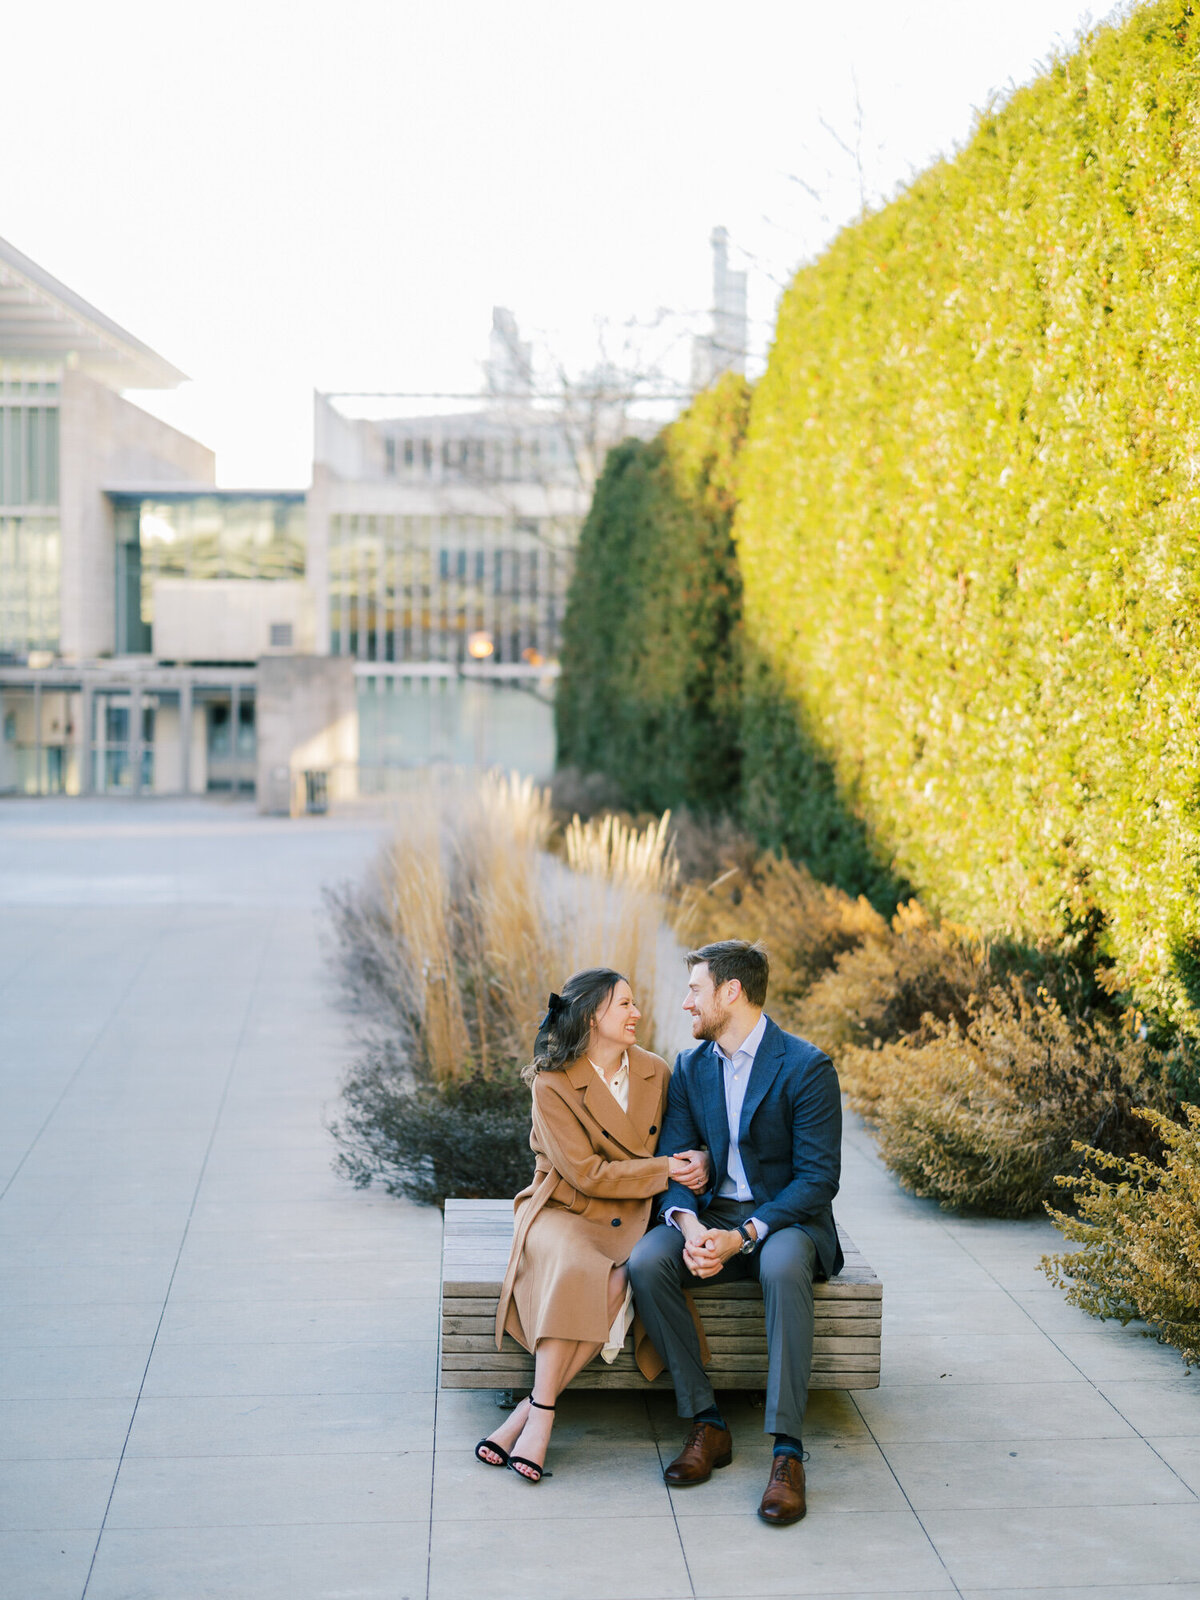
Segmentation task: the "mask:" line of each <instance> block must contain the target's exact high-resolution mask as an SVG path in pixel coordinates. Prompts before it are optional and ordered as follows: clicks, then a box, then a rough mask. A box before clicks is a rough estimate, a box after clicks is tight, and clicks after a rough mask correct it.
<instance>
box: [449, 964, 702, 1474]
mask: <svg viewBox="0 0 1200 1600" xmlns="http://www.w3.org/2000/svg"><path fill="white" fill-rule="evenodd" d="M640 1016H641V1012H640V1011H639V1010H638V1008H637V1007H636V1006H635V1005H634V1003H633V992H632V990H631V989H630V987H629V984H628V983H627V982H626V980H625V979H624V978H623V977H622V976H621V974H620V973H619V972H613V971H612V970H611V969H610V968H608V967H592V968H589V969H588V970H587V971H586V972H577V973H575V975H574V976H573V977H571V978H569V979H568V980H567V982H566V983H565V984H564V986H563V991H562V994H561V995H557V994H552V995H551V996H550V1003H549V1009H548V1011H547V1013H546V1017H545V1019H544V1021H543V1022H542V1025H541V1027H540V1028H539V1029H538V1035H537V1040H536V1042H535V1044H534V1059H533V1064H532V1066H530V1067H528V1068H526V1072H525V1077H526V1081H527V1082H529V1083H530V1084H531V1086H532V1089H533V1132H532V1134H531V1135H530V1141H529V1142H530V1144H531V1146H532V1147H533V1152H534V1155H535V1156H536V1158H537V1160H536V1166H535V1169H534V1176H533V1182H532V1183H531V1184H530V1185H529V1187H528V1188H527V1189H523V1190H522V1191H521V1193H520V1194H519V1195H518V1196H517V1198H516V1200H515V1201H514V1202H513V1209H514V1212H515V1226H514V1232H513V1245H512V1254H511V1255H510V1256H509V1262H508V1271H507V1273H506V1274H505V1278H504V1283H503V1286H502V1288H501V1290H500V1304H499V1308H498V1309H497V1312H496V1345H497V1348H499V1345H500V1341H501V1339H502V1338H503V1336H504V1334H505V1333H506V1332H507V1333H511V1334H512V1336H513V1338H514V1339H516V1340H517V1341H518V1343H520V1344H522V1345H524V1347H525V1349H526V1350H531V1351H532V1352H533V1356H534V1380H533V1391H532V1393H531V1394H530V1396H529V1398H528V1399H527V1400H523V1401H522V1402H521V1403H520V1405H518V1406H517V1407H516V1408H515V1409H514V1411H513V1413H512V1415H511V1416H510V1417H509V1418H508V1420H507V1422H506V1423H505V1424H504V1426H503V1427H502V1428H498V1429H497V1430H496V1432H495V1434H494V1435H492V1437H491V1438H488V1439H481V1440H480V1441H479V1443H478V1444H477V1445H476V1447H475V1454H476V1456H477V1457H478V1458H479V1460H480V1461H483V1462H485V1463H486V1464H487V1465H488V1466H492V1467H504V1466H507V1467H511V1468H512V1469H513V1470H514V1471H515V1472H517V1473H519V1474H520V1475H521V1477H523V1478H525V1479H526V1480H527V1481H528V1482H530V1483H538V1482H539V1481H540V1480H541V1478H542V1477H543V1475H544V1472H545V1468H544V1466H543V1463H544V1461H545V1459H546V1448H547V1446H548V1444H549V1442H550V1429H551V1427H552V1426H553V1417H554V1406H555V1402H556V1401H557V1399H558V1397H559V1395H560V1394H561V1393H562V1391H563V1390H564V1389H565V1388H566V1386H567V1384H568V1383H570V1381H571V1379H572V1378H573V1377H574V1376H575V1374H576V1373H577V1372H579V1371H580V1369H581V1368H582V1367H585V1366H586V1365H587V1363H588V1362H589V1361H590V1360H591V1359H592V1358H593V1356H595V1355H597V1354H600V1353H602V1354H603V1355H604V1358H605V1359H606V1360H608V1361H613V1360H615V1359H616V1356H617V1354H618V1352H619V1351H620V1348H621V1346H622V1344H623V1343H624V1340H625V1335H626V1333H627V1332H628V1329H629V1325H630V1323H631V1322H632V1320H633V1311H632V1301H631V1296H630V1293H629V1290H628V1284H627V1273H626V1271H625V1263H626V1261H628V1259H629V1255H630V1252H631V1251H632V1249H633V1247H634V1245H635V1244H636V1243H637V1241H638V1240H639V1239H640V1238H641V1236H642V1234H643V1233H645V1231H646V1226H647V1223H648V1222H649V1220H650V1207H651V1202H652V1200H653V1199H654V1197H655V1195H658V1194H661V1193H662V1191H663V1190H664V1189H665V1188H666V1186H667V1179H668V1178H675V1179H677V1180H678V1181H679V1182H680V1183H682V1184H684V1185H686V1187H688V1188H689V1189H693V1190H695V1191H696V1192H697V1193H700V1192H701V1191H702V1190H703V1188H704V1183H705V1172H706V1159H707V1158H706V1157H705V1156H703V1155H701V1154H699V1153H698V1152H696V1151H688V1152H686V1153H685V1154H683V1155H673V1156H656V1155H655V1154H654V1150H655V1146H656V1145H657V1143H658V1130H659V1128H660V1127H661V1126H662V1121H663V1112H664V1111H665V1109H666V1104H667V1083H668V1080H669V1078H670V1075H671V1074H670V1068H669V1067H668V1066H667V1064H666V1062H665V1061H664V1060H663V1059H662V1057H661V1056H655V1055H651V1054H650V1052H649V1051H648V1050H642V1049H640V1048H639V1047H638V1045H637V1044H636V1043H635V1042H634V1039H635V1035H636V1031H637V1023H638V1019H639V1017H640ZM637 1359H638V1365H639V1366H640V1367H641V1368H642V1370H643V1371H644V1372H645V1373H646V1375H647V1376H648V1377H653V1376H654V1374H655V1373H656V1372H658V1371H661V1370H662V1363H661V1362H660V1361H659V1360H658V1359H657V1356H656V1353H655V1351H654V1348H653V1346H652V1345H650V1344H649V1341H647V1340H645V1337H644V1335H643V1337H642V1340H641V1341H640V1343H639V1348H638V1350H637Z"/></svg>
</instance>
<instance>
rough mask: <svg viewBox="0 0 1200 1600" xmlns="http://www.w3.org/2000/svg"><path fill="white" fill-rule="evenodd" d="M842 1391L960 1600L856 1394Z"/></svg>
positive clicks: (955, 1586)
mask: <svg viewBox="0 0 1200 1600" xmlns="http://www.w3.org/2000/svg"><path fill="white" fill-rule="evenodd" d="M843 1392H844V1393H845V1395H846V1398H847V1399H848V1400H849V1401H850V1404H851V1405H852V1406H853V1407H854V1409H855V1411H857V1412H858V1415H859V1417H860V1418H861V1420H862V1425H863V1427H864V1428H865V1429H866V1430H867V1433H868V1435H869V1436H870V1439H871V1442H872V1444H873V1445H874V1446H875V1448H876V1450H878V1451H879V1454H880V1456H881V1457H882V1458H883V1464H884V1466H886V1467H887V1469H888V1471H889V1472H890V1473H891V1475H892V1481H893V1482H894V1483H895V1485H896V1487H897V1489H899V1491H900V1493H901V1494H902V1495H903V1496H904V1504H905V1505H906V1506H907V1507H908V1509H909V1511H910V1512H911V1513H912V1515H913V1520H914V1521H915V1522H916V1524H917V1527H918V1528H920V1530H921V1532H922V1533H923V1534H924V1535H925V1538H926V1539H927V1540H928V1543H929V1548H930V1549H931V1550H932V1551H933V1553H934V1555H935V1556H936V1557H937V1559H938V1564H939V1566H940V1567H941V1569H942V1571H943V1572H944V1573H945V1574H946V1578H947V1581H948V1582H950V1583H951V1584H953V1585H954V1593H955V1594H956V1595H957V1596H958V1600H962V1590H961V1589H960V1588H959V1586H958V1580H957V1579H956V1578H955V1576H954V1574H953V1573H952V1572H951V1571H950V1568H949V1567H948V1566H947V1565H946V1559H945V1557H944V1556H943V1555H942V1552H941V1551H940V1550H939V1549H938V1547H937V1544H936V1543H935V1541H934V1538H933V1535H932V1534H931V1533H930V1531H929V1529H928V1528H927V1527H926V1526H925V1524H924V1522H922V1520H921V1513H920V1512H919V1511H918V1510H917V1508H916V1506H914V1505H913V1503H912V1501H911V1500H910V1499H909V1497H908V1490H907V1489H906V1488H905V1487H904V1485H903V1484H902V1483H901V1482H900V1479H899V1477H898V1476H897V1474H896V1469H895V1467H893V1466H892V1463H891V1462H890V1461H889V1460H888V1454H887V1451H886V1450H885V1449H884V1448H883V1445H882V1444H880V1442H879V1440H878V1439H877V1438H876V1437H875V1431H874V1429H873V1428H872V1427H871V1424H870V1423H869V1422H868V1421H867V1419H866V1417H865V1416H863V1412H862V1407H861V1406H860V1405H859V1403H858V1396H857V1395H856V1394H855V1392H854V1390H853V1389H847V1390H845V1391H843ZM868 1592H869V1591H868Z"/></svg>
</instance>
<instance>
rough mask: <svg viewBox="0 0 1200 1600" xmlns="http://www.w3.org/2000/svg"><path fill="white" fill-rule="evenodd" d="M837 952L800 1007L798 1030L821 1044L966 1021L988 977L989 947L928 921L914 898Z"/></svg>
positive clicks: (837, 1047)
mask: <svg viewBox="0 0 1200 1600" xmlns="http://www.w3.org/2000/svg"><path fill="white" fill-rule="evenodd" d="M879 921H880V924H881V931H879V932H878V933H874V934H872V936H871V937H868V938H866V939H864V940H863V941H862V942H860V943H858V944H857V945H855V946H854V947H853V948H851V949H848V950H846V951H845V952H844V953H842V954H839V955H838V956H837V958H836V960H835V962H834V964H833V968H832V970H831V971H829V972H826V973H824V974H823V975H822V976H821V978H820V979H819V981H818V982H817V983H815V984H814V985H813V987H812V989H811V991H810V992H809V994H808V995H807V997H806V998H805V1000H804V1004H803V1005H802V1006H801V1007H800V1010H799V1014H798V1017H797V1022H798V1024H799V1031H800V1032H801V1033H802V1034H803V1035H804V1036H805V1038H807V1039H812V1040H813V1041H814V1043H816V1044H819V1045H820V1046H821V1048H822V1049H823V1050H827V1051H829V1052H830V1053H831V1054H832V1053H833V1052H834V1051H838V1052H839V1064H840V1060H841V1059H845V1058H844V1057H842V1056H841V1054H840V1053H841V1051H842V1049H843V1048H844V1047H846V1046H862V1045H873V1044H874V1043H875V1041H876V1040H879V1041H880V1042H881V1043H885V1042H888V1041H890V1040H893V1039H898V1038H900V1037H901V1036H902V1035H912V1036H913V1038H914V1042H918V1041H919V1040H920V1039H921V1038H923V1037H926V1036H927V1035H928V1033H929V1029H930V1028H931V1027H932V1026H933V1025H934V1023H945V1022H949V1021H951V1019H954V1020H956V1021H958V1022H960V1023H965V1022H966V1021H967V1019H968V1016H969V1014H970V1007H971V1003H972V1001H973V1000H974V999H975V998H976V996H978V995H980V994H982V993H983V992H984V991H985V990H987V989H988V988H989V987H990V986H991V984H992V983H993V981H994V974H993V971H992V964H991V953H990V951H989V949H988V947H987V945H985V944H984V943H983V942H982V941H981V940H979V939H977V938H976V937H975V936H974V935H973V934H971V933H970V932H968V931H967V930H966V929H964V928H959V927H956V926H955V925H953V924H950V923H942V924H941V925H940V926H939V925H937V924H935V923H933V922H931V921H930V919H929V917H928V916H927V915H926V913H925V912H924V911H923V910H922V908H921V907H920V905H918V903H917V902H916V901H915V900H910V901H909V902H908V903H907V904H906V905H902V906H901V907H900V908H899V910H898V911H897V912H896V915H895V916H894V917H893V918H892V922H891V926H890V928H889V927H888V926H887V925H886V924H883V921H882V918H880V919H879Z"/></svg>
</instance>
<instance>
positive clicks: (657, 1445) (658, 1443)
mask: <svg viewBox="0 0 1200 1600" xmlns="http://www.w3.org/2000/svg"><path fill="white" fill-rule="evenodd" d="M642 1408H643V1411H644V1414H645V1417H646V1430H647V1432H648V1433H649V1434H650V1436H651V1437H652V1438H653V1440H654V1449H655V1451H656V1452H657V1455H658V1464H659V1466H660V1468H662V1470H663V1471H665V1470H666V1467H665V1465H664V1463H663V1458H662V1440H661V1439H660V1438H659V1437H658V1434H657V1432H656V1430H655V1427H654V1419H653V1418H652V1417H651V1415H650V1401H649V1399H648V1398H647V1397H646V1396H644V1395H643V1397H642ZM667 1504H668V1505H669V1506H670V1508H671V1521H672V1522H673V1523H674V1524H675V1537H676V1538H677V1539H678V1540H679V1554H680V1555H681V1556H682V1557H683V1570H684V1572H685V1573H686V1574H687V1581H688V1588H689V1590H690V1591H691V1593H692V1600H695V1595H696V1580H695V1579H694V1578H693V1577H692V1564H691V1562H690V1561H689V1560H688V1555H687V1546H686V1545H685V1544H684V1542H683V1529H682V1528H681V1527H680V1526H679V1516H678V1513H677V1512H676V1510H675V1501H674V1499H673V1498H672V1495H671V1491H670V1489H668V1490H667Z"/></svg>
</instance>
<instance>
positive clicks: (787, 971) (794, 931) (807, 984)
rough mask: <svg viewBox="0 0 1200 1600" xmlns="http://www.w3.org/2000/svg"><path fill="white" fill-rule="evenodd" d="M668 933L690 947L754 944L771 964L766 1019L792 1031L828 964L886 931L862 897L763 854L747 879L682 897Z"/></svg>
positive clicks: (732, 878) (744, 874) (722, 880)
mask: <svg viewBox="0 0 1200 1600" xmlns="http://www.w3.org/2000/svg"><path fill="white" fill-rule="evenodd" d="M675 931H676V933H677V934H678V935H679V937H680V938H681V939H682V940H684V941H685V942H687V943H695V944H708V943H709V942H711V941H712V940H715V939H751V940H753V939H761V940H762V941H763V943H764V944H765V945H766V947H767V950H768V952H769V954H770V958H771V998H770V1001H769V1004H770V1010H771V1015H772V1017H774V1018H775V1020H776V1021H777V1022H778V1023H779V1024H780V1025H781V1026H782V1027H784V1028H795V1027H797V1025H798V1022H799V1018H800V1015H801V1002H802V1001H803V999H804V996H805V995H806V994H807V993H808V991H809V990H810V989H811V988H812V986H813V984H814V983H815V982H816V981H817V979H818V978H819V977H820V976H821V974H822V973H823V972H825V971H826V969H827V968H828V967H829V966H830V964H831V963H832V962H833V961H834V960H835V959H836V958H837V957H838V956H839V955H841V954H842V953H843V952H844V951H847V950H852V949H854V948H856V947H857V946H858V945H860V944H862V942H863V940H866V939H885V938H886V937H887V935H888V925H887V923H886V922H885V921H884V919H883V918H882V917H881V916H880V915H879V913H878V912H877V911H876V910H875V909H874V907H873V906H872V905H871V904H870V902H869V901H868V900H866V899H865V898H864V897H862V896H859V898H858V899H857V900H855V899H852V898H851V897H850V895H848V894H844V893H843V892H842V890H841V889H835V888H833V887H832V885H830V884H826V883H818V882H817V880H816V878H814V877H813V875H812V873H811V872H809V871H808V869H807V868H806V867H803V866H800V865H798V864H797V863H796V862H794V861H789V860H788V859H787V857H786V856H783V857H780V856H775V855H770V854H768V855H763V856H760V857H759V858H758V860H757V861H756V862H755V863H754V865H753V868H752V869H751V870H749V871H746V870H745V869H743V868H740V867H738V866H732V867H730V868H729V869H728V870H727V871H726V872H724V873H723V874H722V875H721V877H719V878H717V879H716V880H715V882H712V883H710V884H708V885H707V886H704V887H701V886H699V885H695V884H693V885H692V886H691V887H690V888H689V889H687V890H685V891H684V893H683V895H682V896H681V898H680V902H679V908H678V910H677V912H676V915H675Z"/></svg>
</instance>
